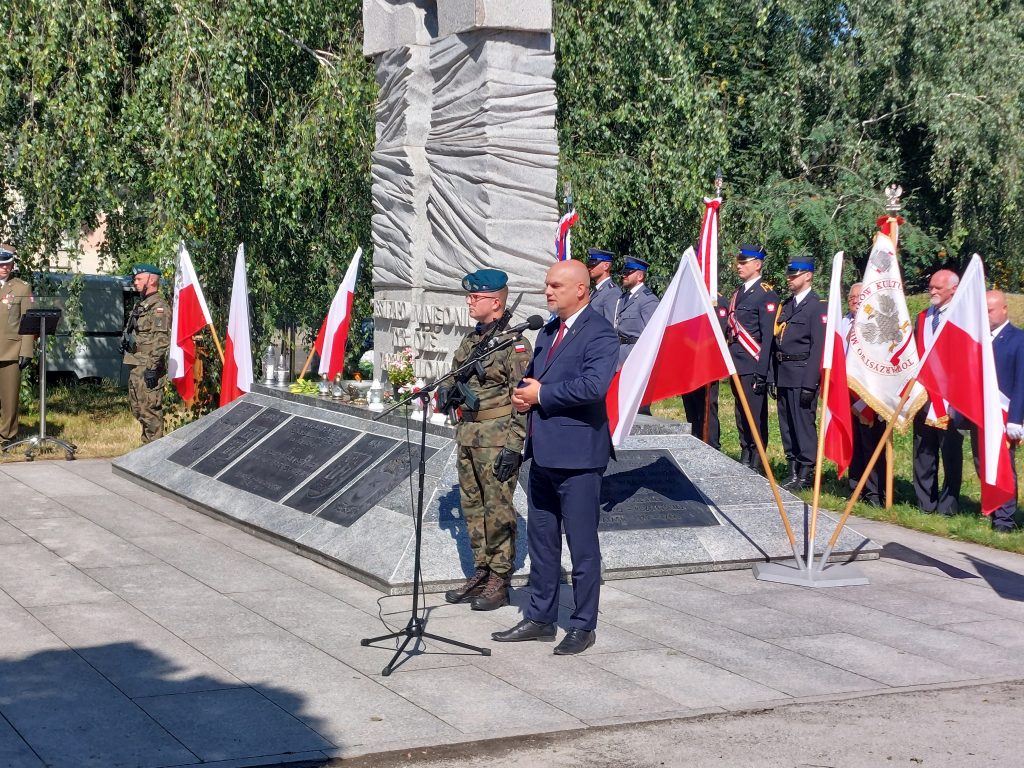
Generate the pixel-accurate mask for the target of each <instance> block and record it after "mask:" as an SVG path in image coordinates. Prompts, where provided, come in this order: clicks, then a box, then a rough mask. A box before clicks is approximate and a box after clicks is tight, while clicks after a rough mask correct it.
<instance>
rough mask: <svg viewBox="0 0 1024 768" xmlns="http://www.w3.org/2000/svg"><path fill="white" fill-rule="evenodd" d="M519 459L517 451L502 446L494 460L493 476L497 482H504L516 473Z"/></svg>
mask: <svg viewBox="0 0 1024 768" xmlns="http://www.w3.org/2000/svg"><path fill="white" fill-rule="evenodd" d="M521 461H522V457H521V456H520V455H519V452H518V451H511V450H509V449H508V448H502V449H501V452H500V453H499V454H498V458H496V459H495V460H494V477H495V478H497V480H498V482H499V483H504V482H505V481H506V480H508V479H509V478H510V477H512V475H514V474H515V473H516V470H517V469H519V463H520V462H521Z"/></svg>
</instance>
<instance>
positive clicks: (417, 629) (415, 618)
mask: <svg viewBox="0 0 1024 768" xmlns="http://www.w3.org/2000/svg"><path fill="white" fill-rule="evenodd" d="M518 340H519V335H518V334H517V335H515V336H510V337H509V338H507V339H505V340H504V341H501V342H499V343H497V344H495V345H494V346H493V347H490V348H489V349H488V350H487V351H486V354H485V355H483V357H481V358H477V359H475V360H470V362H468V363H466V364H465V365H463V366H462V367H461V368H457V369H456V370H454V371H452V372H451V373H448V374H446V375H445V376H442V377H441V378H440V379H438V380H437V381H435V382H434V383H433V384H431V385H429V386H426V387H424V388H423V389H421V390H420V391H419V392H414V393H413V394H412V395H410V396H409V397H407V398H406V399H405V400H402V401H400V402H398V403H395V404H394V405H393V406H391V407H390V408H388V410H386V411H384V412H383V413H380V414H378V415H377V416H375V417H374V421H377V420H379V419H382V418H383V417H384V416H386V415H387V414H389V413H391V412H392V411H394V410H395V409H396V408H400V407H401V406H403V405H406V404H407V403H409V402H410V401H412V400H421V401H422V404H423V419H422V422H421V424H420V461H419V469H418V471H419V496H418V498H417V500H416V518H415V521H416V522H415V525H416V550H415V553H414V559H413V570H412V615H411V616H410V617H409V622H408V623H407V624H406V625H405V628H404V629H400V630H398V631H397V632H389V633H388V634H386V635H381V636H380V637H369V638H364V639H363V640H360V641H359V644H360V645H370V644H371V643H379V642H380V641H381V640H391V639H395V638H399V637H403V638H405V639H404V640H403V641H402V643H401V645H399V646H398V649H397V650H396V651H395V655H394V656H392V657H391V661H389V662H388V663H387V666H385V667H384V669H382V670H381V675H383V676H384V677H387V676H388V675H390V674H391V673H392V671H394V669H395V662H396V661H398V657H399V656H401V655H402V653H404V652H405V649H406V647H407V646H408V645H409V643H410V642H412V641H413V640H418V639H419V638H427V639H428V640H437V641H438V642H441V643H447V644H448V645H454V646H456V647H458V648H464V649H466V650H467V651H472V652H473V653H479V654H480V655H482V656H490V655H491V649H490V648H478V647H477V646H475V645H469V644H468V643H463V642H460V641H458V640H452V639H451V638H447V637H441V636H440V635H434V634H431V633H430V632H427V617H426V615H423V616H421V615H420V605H419V598H420V581H421V574H420V548H421V544H422V542H423V482H424V477H425V475H426V464H427V459H426V456H427V404H428V403H429V402H430V396H431V394H432V393H433V392H434V391H435V390H436V389H437V387H438V385H439V384H441V383H442V382H445V381H447V380H449V379H453V378H455V377H456V376H458V375H459V374H460V373H462V372H463V371H467V370H469V369H470V368H472V367H473V366H474V365H475V364H476V363H477V362H478V360H481V359H483V358H485V357H487V356H489V355H492V354H494V353H495V352H498V351H500V350H502V349H507V348H508V347H510V346H512V345H513V344H514V343H516V342H517V341H518Z"/></svg>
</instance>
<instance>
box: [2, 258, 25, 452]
mask: <svg viewBox="0 0 1024 768" xmlns="http://www.w3.org/2000/svg"><path fill="white" fill-rule="evenodd" d="M14 261H15V253H14V248H12V247H11V246H10V245H7V244H6V243H3V244H0V445H3V444H4V443H6V442H7V441H8V440H13V439H14V438H15V437H16V436H17V434H18V396H19V395H20V394H21V371H22V369H23V368H24V367H25V366H27V365H28V364H29V363H30V362H31V361H32V341H33V337H32V336H30V335H25V336H22V335H21V334H19V333H18V326H19V325H21V318H22V315H24V314H25V313H26V312H27V311H28V310H29V309H30V308H31V306H32V289H31V288H29V287H28V283H26V282H25V281H24V280H22V279H20V278H17V277H13V276H12V275H13V273H14Z"/></svg>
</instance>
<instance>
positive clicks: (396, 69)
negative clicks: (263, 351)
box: [363, 0, 558, 378]
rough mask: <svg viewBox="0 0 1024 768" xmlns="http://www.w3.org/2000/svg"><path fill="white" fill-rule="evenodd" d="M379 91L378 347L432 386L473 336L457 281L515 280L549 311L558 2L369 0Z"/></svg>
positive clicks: (528, 305) (528, 298) (528, 308)
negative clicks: (475, 274) (488, 274)
mask: <svg viewBox="0 0 1024 768" xmlns="http://www.w3.org/2000/svg"><path fill="white" fill-rule="evenodd" d="M363 24H364V28H365V37H364V42H363V51H364V53H365V54H366V55H367V56H371V57H372V58H373V60H374V62H375V63H376V66H377V80H378V82H379V84H380V96H379V100H378V107H377V139H376V147H375V150H374V153H373V168H372V176H373V202H374V215H373V222H372V224H373V244H374V267H373V284H374V318H375V326H374V348H375V349H376V350H377V352H378V360H377V362H378V365H379V364H380V363H381V362H382V359H381V358H383V362H387V360H388V359H389V356H390V355H392V354H393V353H394V352H395V351H396V350H398V349H401V348H403V347H411V348H412V350H413V353H414V355H415V357H416V363H415V368H416V373H417V375H419V376H423V377H424V378H433V377H434V376H436V375H437V374H438V373H439V372H442V371H445V370H447V367H448V358H449V357H450V354H451V352H452V351H453V350H454V348H455V347H456V346H457V344H458V341H459V339H460V338H461V336H462V335H463V334H464V333H465V332H466V331H467V330H468V329H469V328H470V327H471V325H472V321H471V320H470V318H469V315H468V312H467V310H466V305H465V299H464V293H463V291H462V288H461V284H460V282H461V279H462V276H463V275H464V274H465V273H467V272H470V271H473V270H475V269H480V268H483V267H495V268H499V269H503V270H504V271H505V272H507V273H508V274H509V278H510V281H509V286H510V289H511V296H510V301H513V300H514V299H515V298H516V296H517V295H518V294H519V293H523V294H524V295H523V299H522V302H521V304H520V305H519V309H518V311H517V312H516V317H517V319H522V318H524V317H526V316H527V315H530V314H534V313H541V314H545V315H546V314H547V313H546V308H545V304H544V301H543V296H542V286H543V279H544V273H545V271H546V270H547V268H548V267H549V266H550V265H551V263H552V253H553V241H554V235H555V230H556V227H557V222H558V204H557V201H556V186H557V168H558V141H557V136H556V132H555V109H556V103H555V84H554V80H553V72H554V65H555V57H554V42H553V39H552V36H551V31H550V30H551V3H550V0H526V1H525V2H519V3H508V2H505V1H504V0H502V1H501V2H498V1H497V0H438V2H437V3H436V4H434V3H419V2H415V1H414V0H410V1H408V2H399V1H397V0H396V1H394V2H392V1H391V0H365V2H364V3H363Z"/></svg>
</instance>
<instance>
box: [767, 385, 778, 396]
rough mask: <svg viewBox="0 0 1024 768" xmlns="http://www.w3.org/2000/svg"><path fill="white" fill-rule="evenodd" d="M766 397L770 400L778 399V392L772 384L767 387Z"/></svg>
mask: <svg viewBox="0 0 1024 768" xmlns="http://www.w3.org/2000/svg"><path fill="white" fill-rule="evenodd" d="M768 397H770V398H771V399H772V400H778V399H779V390H778V388H777V387H776V386H775V385H774V384H769V385H768Z"/></svg>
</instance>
